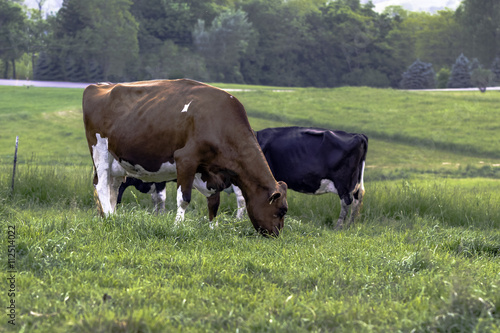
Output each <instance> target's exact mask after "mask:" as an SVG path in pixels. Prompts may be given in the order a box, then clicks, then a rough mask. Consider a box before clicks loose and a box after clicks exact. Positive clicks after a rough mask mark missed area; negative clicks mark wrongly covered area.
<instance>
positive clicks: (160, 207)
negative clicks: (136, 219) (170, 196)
mask: <svg viewBox="0 0 500 333" xmlns="http://www.w3.org/2000/svg"><path fill="white" fill-rule="evenodd" d="M148 193H149V194H151V199H152V200H153V204H154V206H155V208H154V211H155V212H164V211H165V200H166V199H167V190H166V188H164V189H163V190H161V191H160V192H158V191H156V185H155V184H154V183H153V185H152V186H151V190H150V191H149V192H148Z"/></svg>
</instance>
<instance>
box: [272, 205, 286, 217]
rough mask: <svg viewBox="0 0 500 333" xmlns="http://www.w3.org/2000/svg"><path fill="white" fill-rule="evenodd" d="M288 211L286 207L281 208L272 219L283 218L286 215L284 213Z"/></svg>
mask: <svg viewBox="0 0 500 333" xmlns="http://www.w3.org/2000/svg"><path fill="white" fill-rule="evenodd" d="M287 211H288V208H286V207H282V208H280V209H279V210H278V213H277V214H276V215H274V217H279V218H282V217H283V216H285V215H286V212H287Z"/></svg>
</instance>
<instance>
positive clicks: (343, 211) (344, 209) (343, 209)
mask: <svg viewBox="0 0 500 333" xmlns="http://www.w3.org/2000/svg"><path fill="white" fill-rule="evenodd" d="M349 205H350V203H348V201H346V199H345V198H344V199H341V200H340V216H339V219H338V220H337V225H336V226H335V229H336V230H341V229H342V228H344V221H345V219H346V217H347V214H348V213H349Z"/></svg>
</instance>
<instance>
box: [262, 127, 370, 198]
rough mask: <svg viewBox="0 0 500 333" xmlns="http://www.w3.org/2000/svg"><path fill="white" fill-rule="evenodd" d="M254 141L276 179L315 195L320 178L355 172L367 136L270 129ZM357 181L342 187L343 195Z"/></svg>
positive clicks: (314, 130) (362, 153) (319, 131)
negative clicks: (256, 141) (257, 142)
mask: <svg viewBox="0 0 500 333" xmlns="http://www.w3.org/2000/svg"><path fill="white" fill-rule="evenodd" d="M257 139H258V141H259V144H260V145H261V148H262V151H263V153H264V155H265V157H266V159H267V161H268V163H269V167H270V168H271V171H272V172H273V175H274V176H275V178H276V179H277V180H282V181H284V182H286V183H287V185H288V187H289V188H290V189H292V190H295V191H298V192H304V193H315V192H316V191H317V190H318V188H319V187H320V184H321V180H323V179H337V178H338V177H339V174H342V173H345V172H347V171H351V170H354V169H357V168H358V164H359V162H360V161H361V160H364V158H365V156H366V146H367V139H366V136H364V135H362V134H351V133H346V132H343V131H329V130H324V129H316V128H304V127H282V128H269V129H265V130H262V131H258V132H257ZM351 178H352V177H351V175H349V179H351ZM358 180H359V177H354V179H351V181H350V182H348V183H346V184H343V185H344V186H343V187H345V189H342V192H346V193H347V192H348V191H349V190H350V189H351V188H353V187H354V185H355V183H356V181H358Z"/></svg>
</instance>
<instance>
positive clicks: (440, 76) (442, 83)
mask: <svg viewBox="0 0 500 333" xmlns="http://www.w3.org/2000/svg"><path fill="white" fill-rule="evenodd" d="M450 75H451V71H450V70H449V69H448V68H444V67H443V68H441V69H440V70H439V72H438V73H437V87H438V88H446V86H447V85H448V80H449V79H450Z"/></svg>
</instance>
